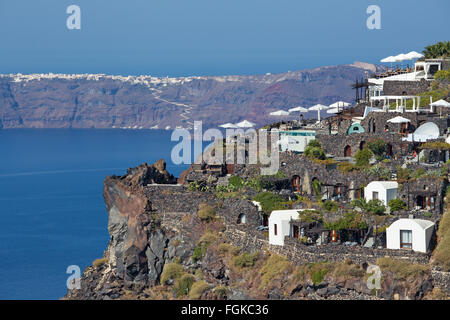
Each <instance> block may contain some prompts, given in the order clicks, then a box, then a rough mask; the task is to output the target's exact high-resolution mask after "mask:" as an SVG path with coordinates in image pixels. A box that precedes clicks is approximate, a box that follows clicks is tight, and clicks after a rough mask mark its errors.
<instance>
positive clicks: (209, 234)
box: [199, 230, 218, 247]
mask: <svg viewBox="0 0 450 320" xmlns="http://www.w3.org/2000/svg"><path fill="white" fill-rule="evenodd" d="M217 237H218V235H217V233H214V232H213V231H211V230H207V231H206V232H205V233H204V234H203V236H202V237H201V238H200V241H199V244H201V245H203V246H204V247H209V245H210V244H211V243H213V242H214V241H216V240H217Z"/></svg>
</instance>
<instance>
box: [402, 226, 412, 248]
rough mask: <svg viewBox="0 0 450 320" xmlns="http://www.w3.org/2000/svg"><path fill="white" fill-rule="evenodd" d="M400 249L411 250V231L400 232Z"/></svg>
mask: <svg viewBox="0 0 450 320" xmlns="http://www.w3.org/2000/svg"><path fill="white" fill-rule="evenodd" d="M400 248H405V249H412V230H400Z"/></svg>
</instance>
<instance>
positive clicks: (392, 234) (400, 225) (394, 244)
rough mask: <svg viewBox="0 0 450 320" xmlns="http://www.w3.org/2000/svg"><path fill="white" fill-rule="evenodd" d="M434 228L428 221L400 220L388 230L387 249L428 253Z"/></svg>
mask: <svg viewBox="0 0 450 320" xmlns="http://www.w3.org/2000/svg"><path fill="white" fill-rule="evenodd" d="M434 227H435V224H434V223H433V222H432V221H428V220H421V219H399V220H397V221H395V222H394V223H392V224H391V225H390V226H389V227H388V228H387V229H386V247H387V248H388V249H394V250H395V249H411V250H414V251H419V252H427V251H428V249H429V245H430V240H431V237H432V236H433V232H434Z"/></svg>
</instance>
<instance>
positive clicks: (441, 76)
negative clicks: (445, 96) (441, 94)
mask: <svg viewBox="0 0 450 320" xmlns="http://www.w3.org/2000/svg"><path fill="white" fill-rule="evenodd" d="M434 79H436V80H439V81H450V69H447V70H439V71H438V72H436V73H435V74H434Z"/></svg>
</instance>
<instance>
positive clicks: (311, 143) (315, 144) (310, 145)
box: [306, 139, 322, 148]
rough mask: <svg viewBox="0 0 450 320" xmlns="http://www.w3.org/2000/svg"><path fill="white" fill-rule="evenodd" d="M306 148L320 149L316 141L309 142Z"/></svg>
mask: <svg viewBox="0 0 450 320" xmlns="http://www.w3.org/2000/svg"><path fill="white" fill-rule="evenodd" d="M306 146H307V147H312V148H322V145H321V144H320V141H319V140H317V139H313V140H310V141H309V142H308V144H307V145H306Z"/></svg>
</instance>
